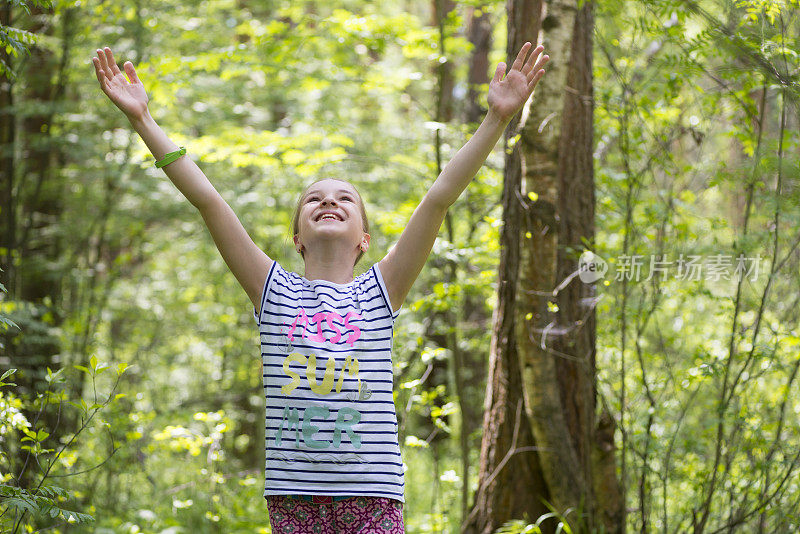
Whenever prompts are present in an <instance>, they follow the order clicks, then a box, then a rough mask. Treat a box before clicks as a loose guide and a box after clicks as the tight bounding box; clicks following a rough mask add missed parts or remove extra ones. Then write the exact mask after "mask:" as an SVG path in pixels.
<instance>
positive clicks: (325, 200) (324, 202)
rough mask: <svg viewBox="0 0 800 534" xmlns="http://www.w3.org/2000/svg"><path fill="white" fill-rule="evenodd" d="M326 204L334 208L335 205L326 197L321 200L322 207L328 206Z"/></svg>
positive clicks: (332, 200) (333, 200)
mask: <svg viewBox="0 0 800 534" xmlns="http://www.w3.org/2000/svg"><path fill="white" fill-rule="evenodd" d="M328 204H333V205H334V206H335V205H336V200H335V199H333V198H328V197H325V198H323V199H322V205H323V206H325V205H328Z"/></svg>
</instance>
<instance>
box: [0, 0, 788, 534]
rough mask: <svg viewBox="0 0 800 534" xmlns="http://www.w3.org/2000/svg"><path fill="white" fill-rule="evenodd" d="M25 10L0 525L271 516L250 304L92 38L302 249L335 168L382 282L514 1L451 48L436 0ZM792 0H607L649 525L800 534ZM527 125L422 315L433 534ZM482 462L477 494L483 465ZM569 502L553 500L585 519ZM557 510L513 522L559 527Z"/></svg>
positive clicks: (642, 521) (432, 275)
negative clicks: (311, 201)
mask: <svg viewBox="0 0 800 534" xmlns="http://www.w3.org/2000/svg"><path fill="white" fill-rule="evenodd" d="M8 5H9V7H8V11H7V14H10V20H8V19H6V21H7V22H8V23H6V22H4V23H3V25H2V26H0V39H1V40H2V42H1V44H2V45H3V46H4V48H5V54H4V55H2V57H0V69H2V70H0V75H1V74H5V75H6V78H5V79H4V80H3V82H4V83H6V84H7V85H6V86H7V87H10V88H11V90H10V94H11V95H12V96H13V105H12V106H10V107H8V108H6V109H4V110H3V113H4V114H5V115H6V116H7V118H6V119H4V120H6V121H7V122H8V121H11V122H12V123H14V124H16V125H17V132H16V134H15V138H14V142H13V143H12V144H11V145H8V146H4V147H3V151H4V154H5V156H4V157H5V158H6V160H8V159H9V158H10V159H11V160H12V161H13V162H14V163H13V165H12V167H6V168H4V171H3V172H6V173H7V170H6V169H8V168H12V169H13V170H12V171H11V175H8V174H4V178H5V180H7V181H8V182H7V183H10V184H13V185H12V186H10V187H9V190H10V194H9V195H7V196H4V197H3V199H4V204H3V205H2V206H0V210H1V211H0V215H2V217H0V218H2V219H3V221H4V222H3V224H4V225H5V226H4V235H3V237H4V239H5V242H4V243H3V244H2V247H3V249H2V251H0V252H2V255H3V256H4V257H5V258H6V260H4V263H3V268H4V269H5V270H6V272H4V273H3V283H4V285H3V286H2V289H3V290H4V293H7V294H5V295H4V297H3V299H2V300H0V329H2V330H3V332H2V336H0V342H2V343H3V345H2V349H0V350H2V352H0V371H1V373H0V374H2V379H0V530H3V531H4V532H5V531H9V532H25V531H27V532H33V531H36V530H37V529H45V528H51V527H52V528H51V530H52V531H53V532H97V533H110V532H130V533H136V532H163V533H178V532H190V531H193V530H194V531H202V532H231V533H233V532H265V533H266V532H269V525H268V522H267V514H266V505H265V502H264V499H263V497H262V492H263V483H264V478H263V477H264V473H263V461H264V457H263V441H264V430H263V425H262V421H263V409H264V408H263V405H264V399H263V393H262V384H261V372H260V365H261V362H260V358H258V357H256V355H257V354H258V339H257V331H256V330H255V328H254V324H253V310H252V306H251V305H250V302H249V300H248V299H247V296H246V294H245V293H244V292H243V291H242V290H241V288H240V287H239V286H238V284H237V283H236V280H235V278H234V277H233V276H231V274H230V273H229V272H228V270H227V268H226V266H225V264H224V263H223V261H222V259H221V258H220V257H219V254H218V252H217V250H216V248H215V247H214V243H213V241H212V240H211V239H210V236H209V234H208V232H207V230H206V229H205V228H204V226H203V221H202V219H201V218H200V217H199V216H198V214H197V212H196V211H195V209H194V208H193V207H192V206H191V205H190V204H189V203H188V202H186V201H185V199H183V197H182V196H181V195H180V193H179V192H178V191H177V190H176V189H175V188H174V186H173V185H172V184H171V183H170V182H169V180H167V179H166V178H165V176H164V173H163V172H162V171H161V170H158V169H156V168H154V167H153V158H152V155H151V154H150V153H149V152H148V151H147V149H146V147H145V146H144V144H143V143H142V142H141V141H140V140H139V139H138V137H137V136H136V135H135V133H134V132H133V131H132V129H131V128H130V126H129V124H128V123H127V122H126V120H125V118H124V116H123V115H122V114H120V113H119V112H118V110H116V109H115V108H114V107H113V105H112V104H111V103H110V102H108V101H107V99H106V98H105V96H104V95H103V94H102V92H101V91H100V89H99V87H98V84H97V79H96V78H95V76H94V72H93V67H92V64H91V57H92V55H94V53H95V50H96V49H97V48H99V47H101V46H110V47H112V48H113V50H114V53H115V55H116V58H117V60H118V61H119V63H120V64H121V63H122V62H124V61H128V60H130V61H132V62H133V63H134V65H135V66H136V69H137V73H138V74H139V77H140V78H141V80H142V81H143V83H144V85H145V87H146V88H147V90H148V94H149V96H150V109H151V112H152V114H153V116H154V118H155V119H156V121H157V122H158V123H159V124H160V125H161V126H162V127H163V128H164V130H165V131H166V132H167V133H168V134H169V135H170V137H171V139H172V140H173V141H174V142H175V143H176V144H178V145H179V146H186V147H187V149H188V153H189V154H190V156H191V157H192V158H194V159H195V161H197V162H198V164H199V165H200V167H201V168H202V169H203V171H204V172H205V173H206V175H207V176H208V177H209V178H210V179H211V181H212V183H213V184H214V185H215V187H216V188H217V190H218V191H220V193H221V194H222V196H223V197H224V198H225V200H226V201H227V202H228V203H229V204H230V205H231V206H232V208H233V209H234V211H235V212H236V213H237V215H238V216H239V218H240V219H241V221H242V223H243V225H244V227H245V228H246V229H247V230H248V232H249V233H250V235H251V237H252V238H253V240H254V241H255V242H256V243H257V244H258V245H259V246H261V247H262V248H263V249H264V250H265V251H266V252H268V254H269V255H270V256H272V257H274V258H276V259H278V260H279V261H281V263H282V264H283V265H286V266H287V268H291V269H292V270H294V271H295V272H302V268H303V265H302V261H301V259H300V256H299V255H297V254H296V253H295V252H294V247H293V244H292V241H291V235H290V232H291V216H292V210H293V208H294V205H295V202H296V197H297V194H298V193H299V192H300V191H301V190H302V189H303V188H304V186H305V185H307V184H309V183H310V182H312V181H314V180H316V179H319V178H322V177H342V178H346V179H348V180H349V181H351V182H352V183H354V184H355V185H356V187H358V189H359V191H360V192H361V194H362V196H363V197H364V199H365V202H366V205H367V212H368V215H369V219H370V234H371V235H372V241H371V247H370V249H369V252H368V253H367V254H366V255H365V256H364V258H363V259H362V260H361V262H360V264H359V265H358V266H357V267H356V275H357V274H359V273H360V272H363V271H364V270H366V269H367V268H368V267H369V266H370V265H372V264H373V263H374V262H377V261H378V260H379V259H381V258H382V257H383V255H384V254H385V253H386V252H387V251H388V249H389V247H391V246H392V243H393V242H394V241H396V239H397V237H398V236H399V235H400V232H401V231H402V229H403V226H404V224H405V222H406V221H407V220H408V218H409V216H410V215H411V213H412V212H413V210H414V208H415V207H416V205H417V204H418V202H419V200H420V199H421V197H422V196H423V195H424V193H425V192H426V191H427V188H428V187H429V186H430V185H431V184H432V183H433V180H434V179H435V178H436V174H437V161H436V154H437V149H438V150H440V151H441V154H442V157H443V159H444V161H445V162H446V161H447V160H448V158H449V157H451V156H452V155H453V154H454V153H455V151H456V150H458V148H460V147H461V146H462V145H463V143H464V142H465V141H466V139H467V138H468V137H469V135H471V133H472V132H474V129H475V127H476V124H474V123H468V122H466V121H465V120H464V118H463V117H464V112H465V110H466V108H467V105H468V102H467V98H468V97H467V95H468V87H467V83H466V79H467V64H468V60H469V55H470V53H471V51H472V45H471V43H470V42H469V40H468V39H467V37H466V34H465V27H466V25H467V23H468V21H469V19H470V17H473V16H475V12H476V10H477V12H478V13H479V14H480V16H485V17H490V20H491V22H492V25H493V34H492V37H493V39H492V42H493V44H492V49H491V51H490V55H489V57H490V68H491V69H492V71H493V68H494V66H495V65H496V64H497V62H499V61H507V58H505V57H504V55H505V52H504V51H505V39H506V29H505V28H506V26H505V3H504V2H501V1H499V0H487V1H485V2H482V1H479V0H461V1H458V2H455V3H454V4H453V10H452V11H450V12H449V15H448V16H447V17H446V19H445V23H444V35H443V38H442V40H441V43H440V39H439V28H438V27H437V26H436V25H435V24H432V23H431V17H432V15H431V11H432V7H431V2H420V1H411V0H408V1H406V2H392V1H387V0H382V1H378V2H365V1H364V0H344V1H338V2H321V1H318V0H304V1H290V0H270V1H265V2H249V1H247V0H237V1H233V0H216V1H213V2H206V1H198V0H189V1H183V2H177V1H174V0H159V1H157V2H140V1H135V0H120V1H117V2H89V1H86V0H69V1H66V0H55V1H54V2H51V3H47V2H44V1H26V0H14V1H12V2H10V3H9V4H8ZM797 7H798V2H796V1H795V0H786V1H777V0H776V1H773V0H737V1H735V2H722V1H711V0H707V1H701V2H681V1H665V0H658V1H655V2H644V1H634V0H620V1H614V2H601V3H598V4H597V5H596V7H595V17H596V21H595V26H596V30H595V36H594V40H595V45H594V46H595V58H594V83H595V86H594V95H595V103H594V110H595V111H594V113H595V131H594V135H595V144H596V151H595V180H596V198H597V201H596V221H595V226H596V229H597V237H596V247H595V249H594V250H593V251H592V252H593V253H595V254H596V255H597V256H599V257H600V258H602V259H603V261H605V262H606V264H607V266H608V271H607V272H606V274H605V276H604V278H602V279H601V280H600V281H598V296H599V298H598V301H597V303H596V313H597V369H598V377H597V394H598V401H597V402H598V405H601V406H604V407H606V408H607V409H608V410H609V412H610V413H611V414H613V417H614V419H615V423H616V434H615V441H616V444H617V448H618V450H617V454H618V457H619V460H618V465H620V469H621V471H620V473H619V476H620V477H621V480H622V481H623V484H624V488H625V498H626V501H625V503H626V509H627V527H628V528H629V529H632V530H634V529H635V530H639V531H642V532H651V531H652V532H656V531H657V532H686V531H694V532H718V531H722V530H730V531H742V532H744V531H747V532H792V531H796V530H797V529H798V528H800V514H798V510H800V485H799V484H798V482H797V481H798V480H800V477H798V467H800V465H799V464H800V453H798V451H800V419H799V418H798V414H800V400H799V399H800V396H798V394H797V393H798V384H797V374H798V370H799V369H800V357H798V354H800V351H799V350H798V347H800V327H799V326H798V310H800V307H799V306H798V299H800V291H799V290H798V273H800V255H799V254H798V246H800V238H798V236H800V231H798V230H800V229H799V228H798V226H799V225H800V189H799V188H798V187H797V183H798V181H797V178H798V171H797V169H798V165H797V163H798V158H797V149H798V124H800V118H799V116H798V111H800V110H799V108H798V98H799V97H800V90H799V89H800V86H798V82H797V72H798V57H797V51H798V50H800V43H798V34H799V33H800V31H799V30H800V21H799V20H798V16H797ZM440 44H441V45H442V47H441V48H440ZM544 44H545V47H547V40H546V33H545V42H544ZM442 50H444V53H442ZM546 50H547V49H546ZM31 51H38V52H37V53H32V52H31ZM547 52H548V53H549V54H550V56H551V62H552V61H565V59H566V57H567V54H568V51H566V50H562V51H554V50H547ZM445 63H446V64H448V65H450V66H451V67H452V69H453V70H452V75H453V78H454V79H455V84H454V87H453V95H452V96H453V101H454V102H455V108H456V113H455V114H453V116H452V117H448V118H447V119H446V120H445V119H442V118H441V116H440V115H439V114H437V109H436V102H437V91H438V90H439V87H438V85H437V83H438V82H437V76H436V72H437V71H436V69H437V67H438V66H439V65H441V64H445ZM42 80H45V81H46V83H47V84H48V86H51V87H53V88H54V89H53V90H52V91H50V93H49V96H45V97H43V96H42V94H40V93H39V92H37V87H39V85H37V84H41V83H42ZM542 83H545V84H546V83H547V78H546V77H545V79H544V80H543V82H542ZM57 87H62V88H63V90H62V91H57V90H56V89H55V88H57ZM485 90H486V87H481V88H479V97H478V98H479V101H480V103H481V104H482V105H484V106H485ZM535 102H536V95H535V94H534V104H533V105H535ZM557 111H558V110H553V112H557ZM41 117H47V120H46V121H44V123H43V124H45V126H44V127H39V126H37V128H38V129H35V128H31V127H30V125H31V124H32V123H34V122H35V121H34V120H33V119H36V118H41ZM437 117H438V119H439V120H437ZM37 124H38V123H37ZM437 134H438V135H437ZM437 142H438V143H439V145H438V147H437ZM502 150H503V147H502V146H498V147H497V150H496V152H495V153H494V154H493V155H492V156H491V157H490V158H489V160H488V161H487V164H486V165H485V166H484V167H483V168H482V169H481V171H479V173H478V175H477V176H476V178H475V180H474V181H473V182H472V183H471V184H470V186H469V187H468V189H467V190H466V191H465V193H464V194H463V195H462V197H461V198H460V199H459V200H458V201H457V202H456V204H454V205H453V206H452V208H451V209H450V213H449V215H448V218H447V219H446V221H445V224H444V225H443V226H442V230H441V232H440V235H439V238H438V239H437V242H436V245H435V246H434V250H433V252H432V254H431V256H430V259H429V262H428V264H427V266H426V268H425V269H424V270H423V272H422V274H421V275H420V277H419V279H418V280H417V282H416V284H415V286H414V288H413V289H412V292H411V294H410V295H409V297H408V299H407V300H406V302H405V303H404V304H403V311H402V312H401V315H400V317H399V318H398V320H397V327H396V332H395V339H394V358H395V372H396V374H395V402H396V406H397V415H398V422H399V427H400V440H401V446H402V450H403V458H404V463H405V465H406V468H407V470H406V473H405V475H406V486H405V488H406V506H405V514H406V529H407V532H410V533H415V532H420V533H422V532H458V530H459V524H460V522H461V519H462V518H461V517H460V514H459V510H460V498H461V497H460V496H461V484H462V483H463V482H464V481H463V480H462V473H461V461H460V457H459V455H460V454H462V452H461V449H460V448H459V435H460V433H461V432H465V431H466V432H468V433H469V439H468V443H469V447H470V450H469V461H470V464H471V465H472V466H477V464H478V457H479V453H480V450H479V448H480V439H481V432H482V430H481V428H480V426H479V423H478V422H476V421H469V420H467V421H464V420H463V418H462V417H461V415H460V413H459V409H458V403H457V402H456V400H457V399H456V397H455V391H454V381H455V378H454V374H455V372H456V371H455V369H454V366H453V362H452V350H451V348H449V347H447V345H446V341H447V339H448V334H449V333H450V332H453V331H457V332H458V333H459V335H458V343H459V349H460V350H461V351H463V353H464V354H465V355H467V356H466V361H465V362H464V368H463V369H460V370H459V372H461V373H463V376H464V377H465V384H466V388H467V389H466V394H465V395H464V397H465V399H464V400H465V401H466V403H467V405H468V406H469V407H470V411H471V413H473V414H481V413H482V410H483V405H484V397H485V388H486V372H487V362H488V360H489V350H490V343H491V338H490V335H491V324H492V313H493V310H494V307H495V305H496V299H497V297H496V290H497V272H498V256H499V245H498V232H499V228H500V226H501V224H502V214H501V210H500V204H499V202H500V192H501V190H502V181H503V169H502V163H503V152H502ZM36 154H46V158H45V159H46V165H45V166H44V167H39V166H35V165H34V159H36V158H33V157H32V155H36ZM37 157H38V156H37ZM4 161H5V160H4ZM5 187H6V185H5V184H4V185H3V188H4V189H5ZM45 205H46V206H45ZM11 206H13V207H14V209H11ZM9 210H11V211H10V213H11V217H12V218H13V219H14V221H15V224H14V225H13V226H14V228H13V230H14V233H15V235H16V236H17V237H16V239H14V240H12V241H11V242H9V241H8V239H7V237H8V235H10V234H9V233H10V232H11V230H12V228H11V227H10V226H9V223H8V220H9V219H8V217H9ZM23 236H24V237H25V239H24V240H23V239H22V237H23ZM9 243H12V244H13V246H9ZM637 265H638V267H637ZM6 266H8V267H6ZM737 266H738V267H739V269H740V270H739V271H737ZM637 268H638V270H637ZM659 268H660V269H659ZM737 273H740V274H741V275H742V276H737ZM39 287H49V288H52V291H51V292H50V293H49V294H47V295H44V296H42V295H37V294H36V292H37V291H36V290H37V288H39ZM12 369H15V370H14V371H12ZM469 478H470V479H469V480H467V481H466V483H467V485H468V487H469V490H470V495H472V492H474V491H475V489H476V487H477V472H476V469H472V470H471V471H470V477H469ZM569 514H570V511H567V510H556V511H554V513H553V514H552V516H551V519H552V518H562V519H563V525H565V528H569V521H570V515H569ZM537 519H539V518H520V521H519V522H515V523H513V524H510V525H508V526H507V530H506V531H509V532H511V531H524V532H535V531H536V528H538V527H537V526H536V521H537Z"/></svg>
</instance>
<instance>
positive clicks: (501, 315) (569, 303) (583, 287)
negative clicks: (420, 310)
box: [465, 0, 622, 533]
mask: <svg viewBox="0 0 800 534" xmlns="http://www.w3.org/2000/svg"><path fill="white" fill-rule="evenodd" d="M507 7H508V47H507V57H508V58H509V60H512V59H513V58H514V57H515V56H516V53H517V52H518V51H519V49H520V48H521V47H522V45H523V43H525V41H530V42H532V43H536V42H537V37H538V36H539V33H540V31H541V32H542V33H543V34H546V37H547V50H546V52H547V53H548V54H549V55H550V57H551V60H550V62H549V63H548V65H547V68H546V70H547V75H546V79H545V80H544V81H543V83H541V84H539V86H538V87H537V89H536V94H535V95H534V98H533V99H532V100H533V102H534V105H533V106H531V105H530V102H529V103H528V105H527V106H526V107H525V108H524V109H523V112H522V116H521V118H520V121H519V126H518V128H516V130H517V131H519V132H520V134H519V137H518V140H517V142H516V143H515V144H514V150H513V151H512V153H511V154H510V155H509V156H507V161H506V176H505V190H504V198H503V209H504V227H503V231H502V233H501V246H502V249H501V261H500V277H501V284H500V288H499V299H498V300H499V304H498V309H497V310H496V317H495V330H494V336H493V340H492V355H491V362H490V372H491V375H490V380H489V384H488V385H487V401H486V402H487V404H486V414H485V418H484V436H483V444H482V449H481V471H480V475H479V480H480V482H479V491H478V493H477V495H476V510H477V512H476V510H473V512H476V513H475V515H476V516H477V519H476V520H475V521H474V522H472V523H468V524H466V525H465V526H466V528H465V532H482V533H488V532H491V531H492V529H495V528H497V527H498V526H500V525H501V524H502V523H503V522H505V521H506V520H508V519H511V518H519V519H522V518H524V517H525V515H526V512H527V514H529V515H528V518H529V519H530V520H535V519H536V518H537V517H538V516H540V515H541V514H542V513H545V512H546V511H548V510H547V509H545V508H544V506H543V505H542V503H543V502H544V501H547V502H548V503H551V504H552V505H553V506H554V507H555V508H556V510H558V511H559V512H560V513H562V514H564V513H566V512H567V510H568V509H572V513H570V514H569V516H568V517H567V520H568V521H569V522H570V524H571V525H572V527H573V530H577V531H578V532H591V531H596V530H597V529H600V528H605V530H606V531H609V532H621V531H622V525H621V517H622V515H621V511H622V503H621V499H620V497H619V495H620V492H619V484H618V481H617V474H616V466H615V458H614V444H613V429H614V427H613V419H612V418H610V417H609V416H608V414H605V413H604V414H603V417H601V418H600V421H601V423H602V424H599V423H598V417H597V415H596V410H595V397H596V388H595V319H594V304H595V298H594V295H595V293H594V286H593V285H592V284H588V283H584V282H583V281H581V279H580V278H579V277H577V276H576V275H577V272H578V259H579V256H580V253H581V251H582V249H583V248H584V247H588V248H589V249H591V247H592V245H593V240H594V174H593V156H592V149H593V141H592V131H593V101H592V98H593V95H592V38H591V36H592V31H593V15H592V5H591V4H590V3H585V4H583V6H582V7H581V8H580V9H579V8H578V6H577V2H575V1H571V2H568V1H565V2H550V3H548V4H547V5H546V10H545V6H543V5H542V3H541V2H535V1H531V0H509V2H508V4H507ZM540 21H541V23H540ZM509 131H515V124H514V123H512V124H511V125H510V127H509ZM521 177H524V180H525V181H524V183H525V190H524V193H520V190H519V185H520V181H521ZM497 373H501V374H502V378H501V379H500V380H498V377H497ZM520 399H522V401H523V402H521V403H520V402H519V401H520ZM514 404H519V406H524V410H525V415H526V417H523V418H522V419H523V421H524V422H525V423H527V424H525V423H523V424H520V425H519V426H520V430H522V429H523V428H525V429H526V432H528V433H529V434H527V435H525V436H524V439H525V440H526V442H527V443H529V444H535V447H534V449H535V450H533V451H532V452H531V453H527V454H526V455H525V456H524V458H525V460H526V466H525V468H522V469H521V470H517V469H516V466H515V467H513V468H512V467H511V466H510V465H507V466H506V467H505V469H514V471H516V472H515V475H516V476H517V477H519V476H527V477H528V478H527V479H526V480H519V479H515V480H508V481H506V480H504V481H503V483H504V486H505V487H499V486H497V485H492V483H493V480H492V472H493V470H495V469H496V467H497V465H498V461H497V460H498V454H497V452H496V451H497V450H498V448H502V447H503V445H501V444H502V443H505V449H508V445H507V443H508V435H509V430H508V428H509V420H510V418H509V414H508V410H509V408H511V407H512V406H513V405H514ZM598 426H599V430H598ZM509 464H510V462H509ZM501 473H502V472H501ZM497 478H500V476H497ZM494 481H496V479H494ZM483 485H486V486H487V491H489V492H490V493H492V495H482V494H481V489H480V488H481V487H482V486H483ZM514 491H516V492H522V494H524V495H525V497H526V499H527V501H528V502H529V503H536V504H538V506H539V508H538V509H534V507H533V506H530V505H529V506H528V507H518V508H514V507H513V506H507V504H508V497H507V493H508V492H514ZM504 497H505V499H506V501H503V499H504ZM579 517H580V519H579ZM556 524H557V523H556V521H553V520H551V521H546V522H544V523H543V525H542V527H543V529H544V530H545V531H553V530H554V529H555V527H556ZM601 525H602V526H601Z"/></svg>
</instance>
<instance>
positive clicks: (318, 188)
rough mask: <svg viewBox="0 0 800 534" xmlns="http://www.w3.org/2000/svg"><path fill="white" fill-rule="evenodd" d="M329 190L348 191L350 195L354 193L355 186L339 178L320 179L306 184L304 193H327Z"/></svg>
mask: <svg viewBox="0 0 800 534" xmlns="http://www.w3.org/2000/svg"><path fill="white" fill-rule="evenodd" d="M329 192H336V193H350V194H351V195H355V194H357V193H356V190H355V188H354V187H353V186H352V185H350V184H348V183H347V182H342V181H340V180H333V179H327V180H320V181H319V182H315V183H313V184H311V185H310V186H308V189H306V192H305V194H304V196H305V195H310V194H312V193H329Z"/></svg>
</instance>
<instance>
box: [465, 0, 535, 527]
mask: <svg viewBox="0 0 800 534" xmlns="http://www.w3.org/2000/svg"><path fill="white" fill-rule="evenodd" d="M506 6H507V9H508V43H507V48H506V57H507V58H508V59H507V63H508V64H510V63H511V62H512V61H513V58H514V57H515V56H516V54H517V52H518V51H519V49H520V48H521V47H522V45H523V43H524V42H525V41H531V42H532V43H535V42H536V41H537V36H538V30H539V21H540V20H541V18H540V14H541V9H542V4H541V2H540V1H539V0H508V2H507V4H506ZM519 124H520V118H519V117H515V118H514V119H513V120H512V121H511V123H510V124H509V126H508V129H507V130H506V133H505V142H506V144H508V141H509V139H510V138H511V137H513V136H514V133H515V132H516V129H517V126H518V125H519ZM521 156H522V152H521V145H520V143H515V144H514V148H513V150H511V151H510V152H509V151H506V158H505V178H504V185H503V197H502V204H503V227H502V229H501V231H500V267H499V277H498V278H499V280H498V304H497V308H496V309H495V313H494V317H493V325H494V326H493V329H492V342H491V348H490V361H489V376H488V379H487V384H486V399H485V404H484V418H483V440H482V442H481V456H480V468H479V474H478V489H477V491H476V494H475V500H474V504H473V507H472V511H471V512H470V515H469V516H468V517H467V520H466V521H465V522H464V523H463V524H462V531H463V532H465V533H480V534H490V533H492V532H494V531H495V530H496V529H498V528H499V527H500V526H502V525H503V523H505V522H506V521H508V520H511V519H527V520H529V521H531V522H533V521H535V519H536V518H537V517H539V516H541V515H542V514H544V513H547V511H548V510H547V508H546V506H545V505H544V503H543V502H542V499H541V498H538V497H540V495H539V496H537V495H535V494H534V493H533V492H532V488H546V486H545V483H544V479H543V475H542V469H541V466H540V465H539V461H538V457H537V455H536V454H535V449H536V442H535V440H534V437H533V434H532V432H531V428H530V423H529V421H528V418H527V417H525V416H524V414H523V413H522V412H523V411H524V408H523V406H522V405H523V387H522V375H521V373H520V366H519V355H518V352H517V338H516V336H515V335H514V331H515V329H516V322H517V320H518V317H517V313H516V300H517V279H518V273H519V266H520V252H521V251H520V245H521V243H520V231H521V226H522V224H521V223H522V221H521V219H522V213H521V209H520V208H521V205H520V182H521V178H522V176H523V174H522V169H523V163H522V158H521ZM545 499H549V495H547V496H545Z"/></svg>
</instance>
